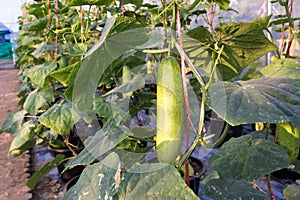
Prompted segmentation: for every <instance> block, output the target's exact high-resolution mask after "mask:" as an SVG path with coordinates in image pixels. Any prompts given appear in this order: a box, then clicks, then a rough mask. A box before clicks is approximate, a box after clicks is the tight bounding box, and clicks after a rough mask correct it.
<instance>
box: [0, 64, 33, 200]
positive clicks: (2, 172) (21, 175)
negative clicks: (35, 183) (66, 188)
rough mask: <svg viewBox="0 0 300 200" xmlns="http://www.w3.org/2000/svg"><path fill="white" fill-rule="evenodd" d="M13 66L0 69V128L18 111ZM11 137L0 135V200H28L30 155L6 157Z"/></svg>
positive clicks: (16, 85)
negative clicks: (9, 115)
mask: <svg viewBox="0 0 300 200" xmlns="http://www.w3.org/2000/svg"><path fill="white" fill-rule="evenodd" d="M0 64H1V63H0ZM12 67H13V65H12V64H11V63H6V64H5V66H3V65H2V68H1V69H0V127H2V124H3V122H4V121H5V119H6V117H7V116H8V114H9V113H11V112H13V111H18V110H19V109H20V107H18V106H17V104H18V101H19V99H18V97H17V92H18V87H19V81H18V76H17V73H18V70H16V69H10V68H12ZM12 139H13V136H12V135H11V134H8V133H2V134H1V135H0V180H1V182H0V200H28V199H30V198H31V197H32V194H31V193H30V189H29V188H28V187H27V186H26V184H25V183H26V181H27V179H28V177H29V176H30V173H29V172H30V171H29V170H30V169H29V166H30V163H29V162H30V155H29V154H28V153H25V154H23V155H21V156H19V157H16V158H14V157H8V156H7V152H8V149H9V146H10V143H11V141H12Z"/></svg>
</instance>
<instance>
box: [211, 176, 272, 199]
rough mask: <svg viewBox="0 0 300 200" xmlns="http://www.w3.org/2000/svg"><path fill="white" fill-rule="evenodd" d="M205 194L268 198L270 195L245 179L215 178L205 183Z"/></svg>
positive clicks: (217, 197)
mask: <svg viewBox="0 0 300 200" xmlns="http://www.w3.org/2000/svg"><path fill="white" fill-rule="evenodd" d="M205 195H206V196H208V197H211V198H213V199H218V200H223V199H224V200H225V199H241V200H247V199H255V200H268V199H270V197H269V195H267V194H265V193H263V192H261V191H259V190H258V189H255V188H254V187H253V185H252V184H251V183H249V182H247V181H244V180H232V179H213V180H210V181H209V182H208V183H207V184H206V185H205Z"/></svg>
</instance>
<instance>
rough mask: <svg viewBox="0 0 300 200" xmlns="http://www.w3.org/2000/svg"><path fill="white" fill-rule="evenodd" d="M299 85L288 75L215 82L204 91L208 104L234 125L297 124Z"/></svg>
mask: <svg viewBox="0 0 300 200" xmlns="http://www.w3.org/2000/svg"><path fill="white" fill-rule="evenodd" d="M299 92H300V88H299V87H298V84H297V82H296V81H294V80H292V79H289V78H260V79H251V80H248V81H237V82H217V83H215V84H213V85H211V86H210V87H209V89H208V93H207V101H208V105H209V106H210V107H211V108H212V109H213V110H214V111H215V112H216V113H217V114H218V115H219V116H220V117H221V118H222V119H224V120H225V121H227V122H228V123H229V124H231V125H233V126H235V125H239V124H249V123H255V122H269V123H278V122H284V121H290V122H291V123H292V124H294V125H297V124H300V121H299V118H298V117H297V116H299V114H300V110H299V105H300V98H299Z"/></svg>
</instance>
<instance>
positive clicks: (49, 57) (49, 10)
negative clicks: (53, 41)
mask: <svg viewBox="0 0 300 200" xmlns="http://www.w3.org/2000/svg"><path fill="white" fill-rule="evenodd" d="M48 26H49V28H50V27H51V3H50V0H48ZM48 42H49V38H48V37H47V36H46V43H48ZM47 59H48V61H49V60H50V59H51V55H50V53H48V56H47Z"/></svg>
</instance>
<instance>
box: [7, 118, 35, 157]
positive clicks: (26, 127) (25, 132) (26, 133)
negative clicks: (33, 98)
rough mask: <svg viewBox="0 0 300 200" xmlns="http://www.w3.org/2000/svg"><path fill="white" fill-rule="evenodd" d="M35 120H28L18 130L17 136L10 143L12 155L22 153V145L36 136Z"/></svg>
mask: <svg viewBox="0 0 300 200" xmlns="http://www.w3.org/2000/svg"><path fill="white" fill-rule="evenodd" d="M35 127H36V126H35V124H34V122H33V121H28V122H26V123H24V124H23V125H22V127H21V128H20V129H19V130H18V131H17V133H16V136H15V137H14V139H13V141H12V142H11V144H10V148H9V151H8V153H9V154H12V155H17V154H20V153H21V152H23V151H22V149H21V147H22V146H23V145H24V144H26V143H27V142H28V141H29V140H31V139H32V136H34V132H33V130H34V129H35Z"/></svg>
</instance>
